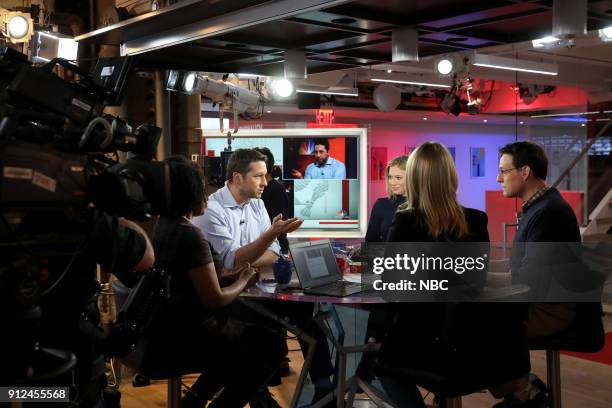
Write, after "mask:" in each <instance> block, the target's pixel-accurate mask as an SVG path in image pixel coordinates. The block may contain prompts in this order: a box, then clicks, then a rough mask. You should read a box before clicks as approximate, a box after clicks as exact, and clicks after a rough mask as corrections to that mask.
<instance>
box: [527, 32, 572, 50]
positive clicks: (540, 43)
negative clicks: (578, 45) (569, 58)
mask: <svg viewBox="0 0 612 408" xmlns="http://www.w3.org/2000/svg"><path fill="white" fill-rule="evenodd" d="M574 44H575V41H574V39H573V38H559V37H555V36H552V35H549V36H546V37H543V38H538V39H536V40H531V45H532V46H533V48H545V49H552V48H560V47H568V48H570V47H573V46H574Z"/></svg>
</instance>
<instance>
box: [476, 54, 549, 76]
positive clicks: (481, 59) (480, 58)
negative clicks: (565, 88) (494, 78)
mask: <svg viewBox="0 0 612 408" xmlns="http://www.w3.org/2000/svg"><path fill="white" fill-rule="evenodd" d="M473 65H474V66H477V67H486V68H496V69H505V70H509V71H519V72H529V73H532V74H542V75H558V74H559V72H558V71H559V69H558V67H557V65H556V64H548V63H545V62H534V61H527V60H519V59H513V58H505V57H498V56H495V55H486V54H476V55H474V62H473Z"/></svg>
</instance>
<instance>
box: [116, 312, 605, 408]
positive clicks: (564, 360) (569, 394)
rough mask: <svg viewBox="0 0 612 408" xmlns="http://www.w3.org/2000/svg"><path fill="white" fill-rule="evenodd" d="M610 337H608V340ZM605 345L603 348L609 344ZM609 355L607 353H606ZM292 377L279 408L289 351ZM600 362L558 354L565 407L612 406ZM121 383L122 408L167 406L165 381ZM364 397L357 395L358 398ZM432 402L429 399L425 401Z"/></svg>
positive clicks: (469, 407) (296, 362)
mask: <svg viewBox="0 0 612 408" xmlns="http://www.w3.org/2000/svg"><path fill="white" fill-rule="evenodd" d="M604 322H605V327H606V332H607V333H609V332H612V316H610V315H606V317H605V319H604ZM609 338H610V336H609V335H608V339H609ZM609 343H610V342H609V341H608V344H606V348H608V347H612V345H610V344H609ZM288 345H289V349H290V350H297V349H298V348H299V345H298V343H297V341H295V340H289V343H288ZM608 354H610V353H608ZM289 357H290V359H291V363H290V367H291V375H290V376H289V377H285V378H283V384H282V385H280V386H278V387H271V388H270V390H271V392H272V394H273V395H274V397H275V399H276V400H277V401H278V403H279V404H280V405H281V406H282V407H288V406H289V403H290V401H291V396H292V393H293V390H294V389H295V383H296V381H297V377H298V374H299V371H300V369H301V366H302V363H303V360H302V354H301V352H300V351H299V350H297V351H290V353H289ZM599 360H600V361H591V360H587V359H585V358H579V357H574V356H569V355H563V354H562V355H561V383H562V397H563V407H564V408H610V407H611V406H612V404H611V402H610V401H612V361H610V358H609V356H608V358H605V357H604V358H600V359H599ZM531 362H532V367H533V371H534V372H535V373H536V374H537V375H538V376H539V377H540V378H542V379H545V378H546V359H545V353H544V352H540V351H536V352H532V359H531ZM350 372H351V371H350V367H349V374H350ZM127 374H128V373H126V377H124V379H123V381H122V382H121V386H120V390H121V393H122V398H121V406H122V407H123V408H150V407H165V406H166V392H167V389H166V381H154V382H152V384H151V385H148V386H145V387H138V388H134V387H132V384H131V377H130V376H129V375H127ZM196 378H197V376H196V375H190V376H185V377H183V382H184V383H185V384H187V385H189V384H191V383H193V381H195V379H196ZM360 397H364V398H365V395H361V394H358V395H357V398H358V399H359V398H360ZM428 400H431V398H428ZM309 401H310V387H307V389H306V390H305V392H304V395H303V398H302V401H301V402H300V405H305V404H307V403H308V402H309ZM496 401H497V400H495V399H494V398H493V397H491V395H490V394H489V393H488V392H480V393H475V394H472V395H469V396H466V397H464V398H463V406H464V407H466V408H490V407H492V406H493V405H494V404H495V402H496ZM370 406H372V407H373V406H374V404H371V403H369V401H365V400H358V401H356V403H355V408H361V407H370Z"/></svg>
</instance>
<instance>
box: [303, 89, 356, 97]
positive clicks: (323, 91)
mask: <svg viewBox="0 0 612 408" xmlns="http://www.w3.org/2000/svg"><path fill="white" fill-rule="evenodd" d="M296 92H299V93H310V94H321V95H341V96H359V90H358V89H357V88H335V89H334V88H327V89H321V88H318V89H317V88H310V87H309V88H306V87H300V88H298V89H296Z"/></svg>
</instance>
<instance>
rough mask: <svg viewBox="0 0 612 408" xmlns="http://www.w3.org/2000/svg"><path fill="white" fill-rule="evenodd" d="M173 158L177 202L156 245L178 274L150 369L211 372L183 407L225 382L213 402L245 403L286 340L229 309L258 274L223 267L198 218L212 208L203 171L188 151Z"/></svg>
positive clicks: (156, 326)
mask: <svg viewBox="0 0 612 408" xmlns="http://www.w3.org/2000/svg"><path fill="white" fill-rule="evenodd" d="M167 162H168V164H169V168H170V174H171V182H172V183H171V193H172V203H171V208H170V211H169V214H167V215H163V216H161V217H160V219H159V222H158V224H157V227H156V231H155V237H154V240H153V246H154V249H155V256H156V263H157V265H158V266H160V267H163V268H164V269H165V270H166V271H167V272H168V273H169V274H170V275H171V277H172V279H171V298H170V300H169V301H168V303H167V304H164V306H163V307H162V310H160V311H159V312H158V313H157V314H156V316H155V318H154V321H153V323H152V327H151V328H150V330H149V332H148V333H147V340H148V344H147V350H146V353H145V362H146V363H147V364H146V365H147V366H146V367H145V369H144V371H145V372H147V373H151V376H152V377H156V376H159V375H160V374H157V375H156V373H164V374H161V375H163V376H168V373H171V374H173V375H174V376H175V375H179V374H181V373H184V372H204V371H205V372H206V379H205V380H203V376H202V375H201V376H200V378H198V380H197V381H196V383H195V384H194V385H193V387H192V391H193V392H192V393H190V394H189V395H188V397H187V398H186V399H184V400H183V403H182V405H181V406H182V407H191V406H194V407H195V406H204V405H205V401H206V400H207V399H208V398H209V397H210V395H209V394H210V391H211V388H215V389H214V390H212V391H216V390H217V389H220V388H221V387H224V388H223V392H222V393H221V394H220V395H219V396H218V397H217V398H216V399H215V400H214V401H213V402H212V403H211V404H210V405H208V406H209V407H224V408H225V407H236V408H237V407H243V406H244V405H246V403H247V402H248V400H249V398H250V396H251V395H253V394H254V393H255V392H256V391H257V390H258V389H259V388H260V387H261V386H263V385H264V384H265V382H266V380H267V379H268V378H269V377H270V376H271V375H272V373H273V372H274V371H275V370H276V368H277V367H278V365H279V364H280V361H281V359H282V357H283V356H282V352H281V350H282V348H283V347H282V345H283V339H282V338H281V337H280V336H277V335H276V334H275V333H274V332H272V331H270V330H267V329H265V328H262V327H257V326H254V325H249V324H248V323H244V322H241V321H236V320H234V319H231V318H228V317H227V316H226V315H225V313H224V312H223V308H224V307H225V306H227V305H229V304H230V303H232V302H233V301H234V300H235V299H236V298H237V297H238V296H239V295H240V293H241V292H242V291H243V290H244V289H245V288H246V287H248V286H250V285H252V284H254V283H255V282H256V280H257V274H256V272H255V271H254V270H253V269H252V268H250V266H248V265H247V266H246V267H243V268H240V269H238V270H237V271H236V273H234V274H231V275H219V274H218V273H217V269H218V268H219V267H220V264H219V265H218V266H216V265H215V262H214V261H215V259H214V255H213V254H214V253H213V251H212V249H211V248H212V247H211V246H210V243H209V242H208V241H206V239H204V236H203V235H202V232H201V231H200V229H199V228H198V227H196V226H195V225H193V224H192V223H191V222H190V218H191V216H193V215H200V214H201V213H203V211H204V207H205V194H204V181H203V177H202V173H201V170H200V169H199V168H198V167H197V166H195V165H194V164H192V163H190V162H189V161H187V160H186V159H184V158H170V159H168V160H167ZM211 382H212V383H214V385H211ZM204 386H206V387H208V388H209V389H208V390H206V389H204Z"/></svg>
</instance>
